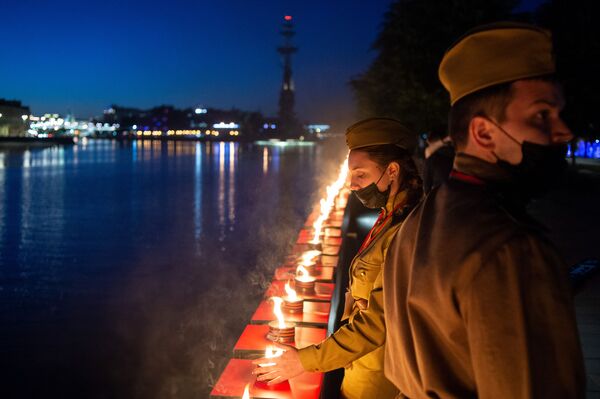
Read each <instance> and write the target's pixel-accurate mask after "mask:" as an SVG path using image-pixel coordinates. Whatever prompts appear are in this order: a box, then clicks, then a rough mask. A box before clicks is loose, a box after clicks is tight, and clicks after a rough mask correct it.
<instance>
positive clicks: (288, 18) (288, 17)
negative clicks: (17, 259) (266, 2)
mask: <svg viewBox="0 0 600 399" xmlns="http://www.w3.org/2000/svg"><path fill="white" fill-rule="evenodd" d="M283 18H284V19H285V20H286V21H291V20H292V16H291V15H286V16H285V17H283Z"/></svg>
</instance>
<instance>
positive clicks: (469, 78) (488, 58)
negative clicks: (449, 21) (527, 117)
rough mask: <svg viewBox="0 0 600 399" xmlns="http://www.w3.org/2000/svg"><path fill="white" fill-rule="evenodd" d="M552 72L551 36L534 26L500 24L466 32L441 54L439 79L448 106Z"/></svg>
mask: <svg viewBox="0 0 600 399" xmlns="http://www.w3.org/2000/svg"><path fill="white" fill-rule="evenodd" d="M555 70H556V68H555V64H554V58H553V53H552V36H551V34H550V32H549V31H547V30H545V29H542V28H539V27H537V26H533V25H529V24H523V23H514V22H501V23H495V24H489V25H483V26H480V27H477V28H475V29H472V30H470V31H469V32H467V33H466V34H465V35H463V36H462V37H461V38H460V39H459V40H457V41H456V42H455V43H454V44H453V45H452V46H451V47H450V48H449V49H448V50H447V51H446V54H444V58H443V59H442V62H441V63H440V67H439V70H438V74H439V78H440V81H441V82H442V84H443V85H444V87H445V88H446V90H448V92H450V103H451V104H452V105H454V103H455V102H456V101H458V100H459V99H461V98H463V97H464V96H466V95H468V94H471V93H474V92H476V91H478V90H481V89H484V88H486V87H490V86H494V85H497V84H501V83H508V82H512V81H515V80H519V79H526V78H533V77H536V76H543V75H549V74H552V73H554V72H555Z"/></svg>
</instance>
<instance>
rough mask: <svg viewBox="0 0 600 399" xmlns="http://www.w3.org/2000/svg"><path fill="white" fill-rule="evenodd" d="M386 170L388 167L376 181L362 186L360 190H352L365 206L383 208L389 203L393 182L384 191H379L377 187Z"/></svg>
mask: <svg viewBox="0 0 600 399" xmlns="http://www.w3.org/2000/svg"><path fill="white" fill-rule="evenodd" d="M386 170H387V168H386V169H384V171H383V173H382V174H381V176H379V179H377V181H376V182H375V183H371V184H369V185H368V186H366V187H363V188H361V189H360V190H352V192H353V193H354V195H356V198H358V200H359V201H360V202H361V203H362V204H363V205H364V206H365V207H367V208H370V209H378V208H383V207H384V206H385V205H386V204H387V201H388V198H389V197H390V191H391V188H392V182H390V184H389V185H388V188H387V190H385V191H384V192H381V191H379V189H378V188H377V183H379V181H380V180H381V178H382V177H383V175H384V174H385V171H386Z"/></svg>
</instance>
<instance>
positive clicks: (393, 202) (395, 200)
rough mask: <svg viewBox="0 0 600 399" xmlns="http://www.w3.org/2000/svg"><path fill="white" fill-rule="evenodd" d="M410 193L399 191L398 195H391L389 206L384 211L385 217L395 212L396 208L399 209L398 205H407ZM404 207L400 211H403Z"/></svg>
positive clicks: (386, 205)
mask: <svg viewBox="0 0 600 399" xmlns="http://www.w3.org/2000/svg"><path fill="white" fill-rule="evenodd" d="M407 196H408V192H407V191H406V190H404V191H399V192H397V193H396V195H390V197H389V198H388V200H387V204H385V208H382V210H383V217H385V216H387V215H388V214H389V213H390V212H393V210H394V208H398V205H400V204H405V203H406V200H407ZM402 208H403V205H400V207H399V209H402Z"/></svg>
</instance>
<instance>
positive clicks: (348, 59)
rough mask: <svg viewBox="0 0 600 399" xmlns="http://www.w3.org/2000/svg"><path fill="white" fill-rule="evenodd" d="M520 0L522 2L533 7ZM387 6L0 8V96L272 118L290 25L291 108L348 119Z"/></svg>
mask: <svg viewBox="0 0 600 399" xmlns="http://www.w3.org/2000/svg"><path fill="white" fill-rule="evenodd" d="M541 1H542V0H531V1H527V2H528V3H536V4H537V3H540V2H541ZM390 3H391V0H370V1H364V0H363V1H360V0H346V1H344V0H326V1H323V0H320V1H318V0H259V1H251V0H222V1H217V0H213V1H202V0H195V1H193V0H171V1H155V0H148V1H127V0H122V1H115V0H104V1H98V0H79V1H72V0H54V1H43V0H40V1H33V0H19V1H6V2H3V4H2V9H1V11H0V12H1V14H2V23H1V24H0V37H2V38H3V40H2V42H3V45H2V47H3V48H2V50H1V53H0V61H1V62H0V98H7V99H19V100H22V101H23V102H24V104H26V105H29V106H30V107H31V108H32V112H33V113H35V114H40V113H45V112H58V113H63V114H64V113H66V111H67V110H68V109H71V110H72V111H73V112H74V113H75V115H76V116H79V117H88V116H92V115H100V114H101V113H102V109H104V108H105V107H107V106H108V105H109V104H111V103H116V104H120V105H125V106H136V107H142V108H144V107H151V106H154V105H159V104H173V105H175V106H178V107H183V106H194V105H200V104H201V105H204V106H210V107H220V108H230V107H232V106H235V107H237V108H241V109H245V110H260V111H262V112H263V113H265V114H274V113H275V112H276V109H277V99H278V90H279V85H280V81H281V68H280V63H279V56H278V55H277V53H276V52H275V48H276V47H277V46H278V45H279V44H280V41H281V38H280V36H279V35H278V29H279V24H280V23H281V22H282V18H283V16H284V15H286V14H290V15H292V16H293V17H294V22H295V24H296V28H297V36H296V39H295V42H296V44H297V45H298V47H299V48H300V50H299V53H298V54H297V55H296V56H295V58H294V62H293V66H294V75H295V81H296V90H297V112H298V114H299V116H300V117H301V119H303V120H306V121H311V122H334V121H336V120H344V121H348V120H352V119H353V117H354V116H353V113H354V103H353V99H352V95H351V92H350V89H349V87H348V84H347V82H348V80H349V79H350V78H351V77H352V76H354V75H356V74H358V73H360V72H361V71H363V70H365V69H366V67H367V66H368V65H369V62H370V61H371V60H372V58H373V57H374V53H373V52H372V51H371V50H370V46H371V44H372V43H373V40H374V39H375V37H376V35H377V32H378V30H379V27H380V24H381V22H382V18H383V14H384V12H385V11H386V10H387V8H388V6H389V4H390Z"/></svg>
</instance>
